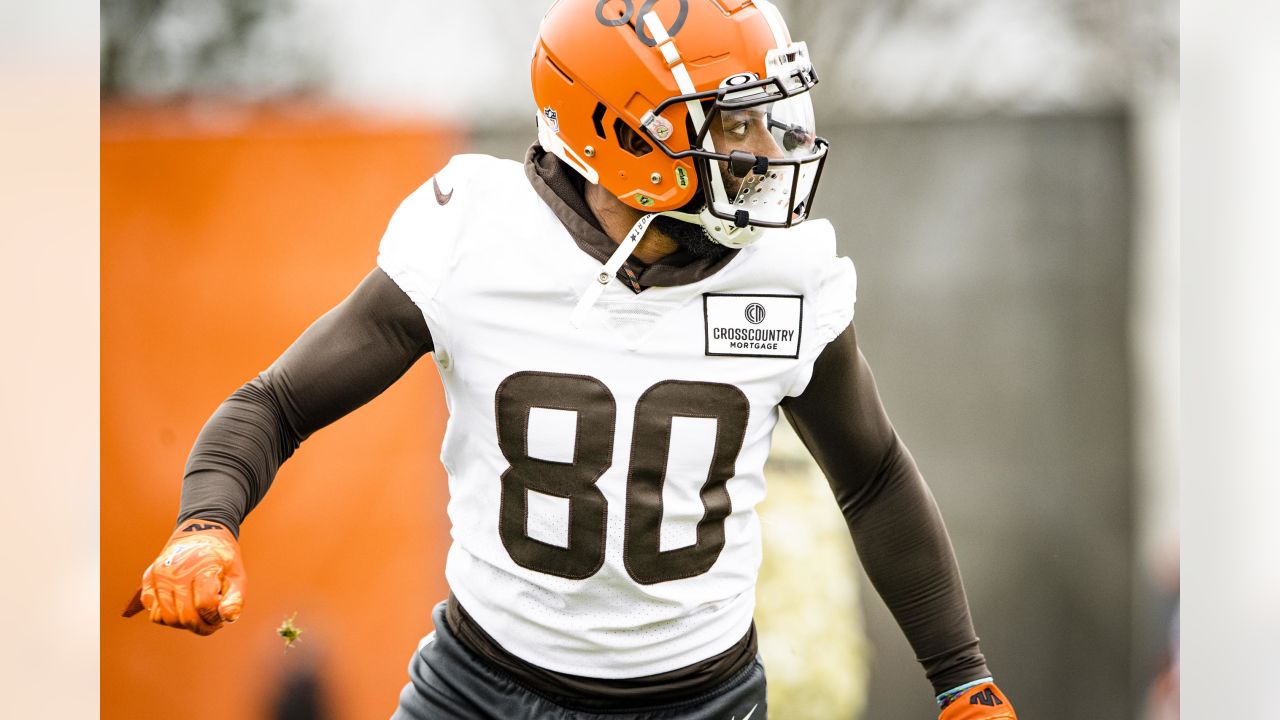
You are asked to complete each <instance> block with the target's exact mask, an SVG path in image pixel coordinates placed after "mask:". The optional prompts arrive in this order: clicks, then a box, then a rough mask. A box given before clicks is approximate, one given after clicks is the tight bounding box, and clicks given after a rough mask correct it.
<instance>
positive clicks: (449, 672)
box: [391, 602, 768, 720]
mask: <svg viewBox="0 0 1280 720" xmlns="http://www.w3.org/2000/svg"><path fill="white" fill-rule="evenodd" d="M444 608H445V603H443V602H442V603H440V604H439V605H437V606H436V607H435V610H434V612H433V613H432V619H433V620H434V621H435V625H436V629H435V632H433V633H431V635H429V636H427V639H426V641H425V642H424V643H423V645H422V647H420V648H419V649H418V651H417V652H416V653H414V654H413V658H412V659H411V660H410V661H409V683H408V684H407V685H405V686H404V689H403V690H401V691H400V706H399V707H398V708H397V709H396V712H395V714H394V715H392V716H391V717H392V720H553V719H554V720H561V719H564V720H594V719H595V718H602V719H608V720H623V719H624V718H626V719H628V720H641V719H643V720H651V719H652V720H675V719H676V718H679V719H680V720H765V717H766V716H767V714H768V706H767V703H766V702H765V679H764V664H763V663H761V661H760V657H759V656H758V655H757V656H756V660H755V662H754V663H752V664H750V665H748V666H747V667H745V668H743V669H742V670H740V671H739V672H738V673H737V674H736V675H734V676H733V677H731V678H729V679H728V680H726V681H724V682H723V683H721V684H720V685H718V686H716V687H713V688H710V689H708V690H707V692H706V693H704V694H702V695H700V696H698V697H695V698H692V699H689V700H684V701H681V702H677V703H667V704H665V705H654V706H642V705H637V706H631V707H619V708H618V709H617V710H611V711H601V710H592V711H587V710H581V709H575V708H574V707H573V706H572V705H571V704H566V701H563V700H557V698H554V697H549V696H545V695H541V694H538V693H535V692H533V691H532V690H529V689H528V688H526V687H524V686H523V685H521V684H519V683H518V682H516V681H515V679H513V678H512V677H511V676H510V675H509V674H507V673H505V672H503V671H502V670H500V669H498V668H496V667H493V666H492V665H491V664H489V663H488V662H486V661H485V660H484V659H482V658H480V657H479V656H477V655H475V654H474V653H473V652H471V651H470V650H468V649H467V648H466V647H464V646H463V645H462V644H461V643H459V642H458V639H457V638H456V637H454V635H453V633H452V632H450V631H449V626H448V625H447V624H446V623H445V619H444Z"/></svg>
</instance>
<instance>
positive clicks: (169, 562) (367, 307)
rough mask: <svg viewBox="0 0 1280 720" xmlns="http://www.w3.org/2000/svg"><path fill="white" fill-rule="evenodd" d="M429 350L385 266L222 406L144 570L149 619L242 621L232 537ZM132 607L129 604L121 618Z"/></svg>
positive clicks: (419, 322)
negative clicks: (316, 445)
mask: <svg viewBox="0 0 1280 720" xmlns="http://www.w3.org/2000/svg"><path fill="white" fill-rule="evenodd" d="M431 350H432V340H431V333H430V331H429V330H428V328H427V324H426V321H425V320H424V319H423V316H422V313H421V312H420V311H419V310H418V308H417V306H416V305H414V303H413V301H412V300H410V299H409V297H408V296H407V295H406V294H405V293H404V291H402V290H401V289H400V288H399V287H398V286H397V285H396V284H395V282H393V281H392V280H391V279H390V278H389V277H388V276H387V275H386V273H385V272H383V271H382V270H381V269H375V270H374V271H373V272H371V273H369V275H368V276H367V277H366V278H365V279H364V281H363V282H361V283H360V285H359V287H357V288H356V289H355V291H354V292H353V293H352V294H351V295H350V296H348V297H347V298H346V299H345V300H343V301H342V302H341V303H340V304H338V306H337V307H335V308H333V309H332V310H330V311H329V312H328V313H326V314H325V315H324V316H323V317H321V318H320V319H319V320H317V321H316V322H315V323H314V324H313V325H311V327H309V328H307V330H306V331H305V332H304V333H303V334H302V335H301V336H300V337H299V338H298V339H297V341H295V342H294V343H293V345H291V346H290V347H289V348H288V349H287V350H285V352H284V354H283V355H281V356H280V357H279V359H277V360H276V361H275V362H274V363H272V365H271V366H270V367H269V368H267V369H266V370H265V371H263V372H262V373H261V374H259V375H258V376H257V377H255V378H254V379H252V380H250V381H249V382H248V383H246V384H245V385H244V386H242V387H241V388H240V389H238V390H236V391H235V392H234V393H232V395H231V397H229V398H227V400H226V401H225V402H223V403H222V405H221V406H220V407H219V408H218V409H217V411H216V412H215V413H214V414H213V416H212V417H211V418H210V419H209V421H208V422H207V423H206V424H205V426H204V429H203V430H201V431H200V435H199V436H198V437H197V438H196V442H195V446H194V447H193V448H192V449H191V454H190V456H189V457H188V460H187V467H186V472H185V474H184V477H183V481H182V501H181V507H180V509H179V513H178V527H177V529H176V530H175V532H174V534H173V536H172V537H171V538H170V540H169V543H168V544H167V545H166V547H165V550H164V551H162V552H161V554H160V556H159V557H158V558H157V560H156V562H154V563H153V564H152V565H151V567H149V568H148V569H147V571H146V573H145V574H144V578H143V587H142V589H141V591H140V596H139V597H138V598H135V602H134V603H132V604H131V607H130V609H129V610H131V611H132V612H138V611H140V610H141V609H142V608H143V607H145V608H146V609H147V610H150V611H151V619H152V620H153V621H155V622H158V623H162V624H165V625H170V626H174V627H185V628H187V629H189V630H192V631H194V632H197V633H200V634H209V633H211V632H213V631H214V630H216V629H217V628H218V627H220V626H221V624H222V623H223V622H224V621H228V620H234V617H235V616H238V614H239V611H240V607H241V604H242V602H243V569H242V568H241V567H240V561H239V547H238V545H237V542H236V536H237V535H238V534H239V527H240V523H241V522H242V521H243V520H244V518H245V516H247V515H248V514H249V512H250V511H251V510H253V508H254V507H255V506H256V505H257V504H258V502H259V501H261V500H262V498H263V496H264V495H266V493H267V490H268V489H269V488H270V487H271V482H272V480H273V479H274V478H275V475H276V472H277V471H278V470H279V469H280V465H281V464H283V463H284V461H286V460H288V459H289V457H290V456H291V455H293V452H294V450H296V449H297V448H298V446H299V445H300V444H301V443H302V441H303V440H305V439H306V438H307V437H308V436H309V435H311V434H312V433H314V432H315V431H317V430H319V429H320V428H323V427H325V426H326V425H328V424H330V423H332V422H333V421H335V420H337V419H338V418H340V417H342V416H344V415H346V414H347V413H350V412H351V411H353V410H355V409H356V408H358V407H360V406H361V405H364V404H365V403H367V402H368V401H370V400H372V399H373V398H374V397H376V396H377V395H378V394H379V393H381V392H382V391H383V390H385V389H386V388H387V387H389V386H390V385H391V384H392V383H394V382H395V381H396V380H398V379H399V378H400V377H401V376H402V375H404V373H405V372H406V371H407V370H408V369H409V368H410V367H411V366H412V365H413V364H414V362H415V361H417V360H418V358H420V357H422V356H423V355H424V354H426V353H428V352H430V351H431ZM128 614H132V613H131V612H129V611H126V615H128Z"/></svg>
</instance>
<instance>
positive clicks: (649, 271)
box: [524, 143, 738, 292]
mask: <svg viewBox="0 0 1280 720" xmlns="http://www.w3.org/2000/svg"><path fill="white" fill-rule="evenodd" d="M524 173H525V176H526V177H527V178H529V183H530V184H532V185H533V189H534V190H535V191H536V192H537V193H538V197H540V198H542V201H543V202H545V203H546V204H547V206H548V207H550V208H551V211H552V212H554V213H555V215H556V217H557V218H559V220H560V222H561V223H562V224H563V225H564V227H565V229H566V230H568V231H569V235H570V236H571V237H572V238H573V240H574V242H575V243H577V245H578V247H579V248H580V249H581V250H582V251H583V252H585V253H587V254H588V255H590V256H591V257H593V258H595V259H596V260H598V261H599V262H602V263H603V262H605V261H606V260H608V259H609V256H610V255H611V254H613V251H614V250H616V249H617V247H618V244H617V243H615V242H614V241H613V240H612V239H610V238H609V236H608V235H606V234H605V233H604V230H603V229H602V228H601V227H600V223H599V221H598V220H596V217H595V214H594V213H592V212H591V208H590V207H588V206H587V201H586V198H585V197H583V184H584V183H585V180H583V179H582V178H581V177H580V176H578V175H577V174H575V173H574V172H573V171H572V170H570V169H569V168H567V167H565V165H564V163H563V162H562V161H561V160H560V159H559V158H557V157H556V156H555V155H552V154H551V153H549V152H547V151H545V150H543V149H542V146H541V145H539V144H537V143H534V144H533V145H532V146H531V147H530V148H529V152H528V153H527V154H526V155H525V160H524ZM737 253H738V251H737V250H730V251H729V252H727V253H725V254H724V255H723V256H721V257H718V258H700V257H695V256H694V255H692V254H690V253H688V252H686V251H684V250H681V251H679V252H676V253H673V254H671V255H668V256H666V257H664V258H662V259H661V260H658V261H657V262H655V263H653V264H652V265H645V264H643V263H640V262H638V261H636V260H635V259H634V258H632V259H630V260H628V261H627V262H626V263H624V264H623V266H622V267H621V268H619V269H618V279H619V280H620V281H622V283H623V284H624V285H626V286H627V287H629V288H631V290H632V291H633V292H640V291H641V290H644V289H645V288H649V287H674V286H678V285H690V284H692V283H695V282H698V281H699V280H702V279H704V278H707V277H709V276H711V275H712V274H714V273H715V272H716V271H718V270H719V269H720V268H722V267H724V266H725V265H728V264H729V261H731V260H732V259H733V257H734V255H736V254H737Z"/></svg>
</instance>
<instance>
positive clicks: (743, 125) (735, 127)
mask: <svg viewBox="0 0 1280 720" xmlns="http://www.w3.org/2000/svg"><path fill="white" fill-rule="evenodd" d="M747 126H748V123H747V121H746V120H742V121H739V122H736V123H734V124H732V125H730V126H729V134H730V135H732V136H734V137H740V138H742V137H746V136H747Z"/></svg>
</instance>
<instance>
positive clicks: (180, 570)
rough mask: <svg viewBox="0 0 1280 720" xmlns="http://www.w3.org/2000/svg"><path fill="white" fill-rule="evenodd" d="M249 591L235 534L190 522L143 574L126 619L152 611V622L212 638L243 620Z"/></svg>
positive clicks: (205, 523) (206, 523)
mask: <svg viewBox="0 0 1280 720" xmlns="http://www.w3.org/2000/svg"><path fill="white" fill-rule="evenodd" d="M244 586H245V575H244V563H243V562H241V560H240V544H239V543H237V542H236V539H235V536H233V535H232V534H231V531H229V530H227V528H226V527H225V526H223V525H222V523H217V522H211V521H208V520H188V521H186V522H184V523H183V524H182V527H181V528H179V529H178V530H176V531H174V533H173V534H172V535H170V536H169V542H168V543H166V544H165V546H164V550H161V551H160V555H159V557H157V558H156V559H155V561H154V562H152V563H151V566H150V567H148V568H147V570H146V572H144V573H143V574H142V587H141V588H140V589H139V590H138V592H137V593H135V594H134V596H133V600H132V601H131V602H130V603H129V607H127V608H125V611H124V616H125V617H132V616H134V615H136V614H138V613H139V612H142V610H143V609H146V610H150V611H151V622H154V623H160V624H161V625H168V626H169V627H178V628H186V629H188V630H190V631H191V632H193V633H196V634H197V635H212V634H213V633H214V632H215V631H217V630H218V628H220V627H222V625H223V623H233V622H235V621H236V620H237V619H238V618H239V617H240V611H241V609H243V608H244Z"/></svg>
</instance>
